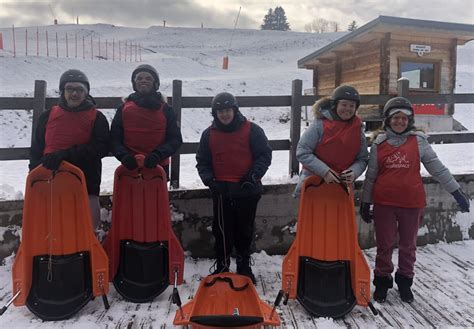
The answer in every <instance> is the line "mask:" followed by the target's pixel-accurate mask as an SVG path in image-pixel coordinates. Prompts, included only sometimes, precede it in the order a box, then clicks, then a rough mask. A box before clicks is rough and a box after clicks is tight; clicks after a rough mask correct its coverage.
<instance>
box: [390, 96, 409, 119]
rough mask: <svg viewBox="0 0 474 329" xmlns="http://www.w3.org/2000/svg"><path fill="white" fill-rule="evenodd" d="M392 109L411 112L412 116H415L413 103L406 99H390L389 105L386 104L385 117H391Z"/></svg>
mask: <svg viewBox="0 0 474 329" xmlns="http://www.w3.org/2000/svg"><path fill="white" fill-rule="evenodd" d="M392 109H406V110H410V111H411V114H412V115H413V114H414V112H413V105H412V104H411V102H410V101H409V100H408V99H406V98H405V97H400V96H399V97H394V98H392V99H389V100H388V102H387V103H385V106H384V107H383V116H384V117H386V118H387V117H389V116H390V110H392Z"/></svg>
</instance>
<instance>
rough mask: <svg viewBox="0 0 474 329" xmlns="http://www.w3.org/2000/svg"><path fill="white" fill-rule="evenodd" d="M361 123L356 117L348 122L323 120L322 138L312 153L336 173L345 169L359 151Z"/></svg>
mask: <svg viewBox="0 0 474 329" xmlns="http://www.w3.org/2000/svg"><path fill="white" fill-rule="evenodd" d="M361 125H362V122H361V120H360V119H359V118H358V117H354V118H353V119H352V120H351V121H350V122H347V121H331V120H323V138H322V140H321V141H320V142H319V143H318V144H317V145H316V148H315V150H314V154H315V155H316V156H317V157H318V159H320V160H321V161H323V162H324V163H325V164H327V165H328V167H329V168H331V169H332V170H335V171H336V172H338V173H340V172H341V171H343V170H346V169H347V168H349V167H350V166H351V165H352V164H353V163H354V160H355V158H356V157H357V154H359V152H360V146H361V143H360V131H361Z"/></svg>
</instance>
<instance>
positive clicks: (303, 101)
mask: <svg viewBox="0 0 474 329" xmlns="http://www.w3.org/2000/svg"><path fill="white" fill-rule="evenodd" d="M302 87H303V82H302V81H301V80H293V82H292V86H291V95H288V96H240V97H239V96H238V97H237V101H238V103H239V106H240V107H290V108H291V112H290V122H291V126H290V136H289V138H288V139H281V140H270V145H271V147H272V148H273V150H275V151H281V150H289V153H290V155H289V173H290V174H291V175H293V174H297V173H298V170H299V164H298V160H297V159H296V146H297V145H298V141H299V139H300V134H301V108H302V107H303V106H310V105H312V104H313V103H314V102H315V101H316V100H317V99H319V98H320V97H321V96H304V95H303V94H302V92H303V89H302ZM398 95H399V96H405V97H407V95H408V80H406V79H400V80H399V82H398ZM391 97H393V96H391V95H361V104H378V105H382V104H385V103H386V102H387V101H388V100H389V99H390V98H391ZM409 99H410V100H411V101H412V102H413V103H414V104H460V103H474V94H430V95H416V96H412V95H410V96H409ZM95 100H96V102H97V108H100V109H112V108H117V107H118V106H119V105H120V104H121V102H122V99H121V98H120V97H97V98H95ZM211 100H212V97H196V96H182V82H181V81H180V80H173V92H172V97H169V98H168V103H169V104H172V106H173V110H174V111H175V113H176V117H177V120H178V126H179V127H180V126H181V110H182V109H184V108H210V106H211ZM57 102H58V98H49V97H46V81H43V80H36V81H35V91H34V97H0V111H1V110H31V109H32V110H33V123H32V129H33V131H32V135H31V136H32V138H33V136H34V131H35V129H36V123H37V122H38V118H39V116H40V114H41V112H43V111H44V110H45V109H49V108H51V106H52V105H55V104H57ZM429 140H430V142H433V143H467V142H474V133H472V132H466V133H458V132H453V133H442V134H433V135H432V136H430V139H429ZM198 144H199V143H188V142H184V143H183V145H182V146H181V148H180V149H179V151H178V153H177V154H175V155H174V156H173V157H172V160H171V185H172V186H173V187H174V188H177V187H179V177H180V155H181V154H194V153H196V151H197V148H198ZM29 150H30V148H29V147H17V148H0V161H2V160H24V159H29Z"/></svg>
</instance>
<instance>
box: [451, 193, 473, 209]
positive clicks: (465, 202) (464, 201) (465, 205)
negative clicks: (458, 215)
mask: <svg viewBox="0 0 474 329" xmlns="http://www.w3.org/2000/svg"><path fill="white" fill-rule="evenodd" d="M451 194H452V195H453V197H454V198H455V199H456V202H457V203H458V205H459V208H461V212H469V207H470V202H469V197H468V196H467V195H466V193H464V191H463V190H462V189H461V188H459V189H457V190H456V191H454V192H453V193H451Z"/></svg>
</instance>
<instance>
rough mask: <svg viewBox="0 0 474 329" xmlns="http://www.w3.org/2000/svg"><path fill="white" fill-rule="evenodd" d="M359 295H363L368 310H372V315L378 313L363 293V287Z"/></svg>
mask: <svg viewBox="0 0 474 329" xmlns="http://www.w3.org/2000/svg"><path fill="white" fill-rule="evenodd" d="M361 292H362V293H361V295H362V297H364V299H365V301H366V302H367V305H368V306H369V308H370V310H371V311H372V313H373V314H374V315H379V311H377V309H376V308H375V306H374V304H372V302H371V301H370V300H369V299H368V298H367V296H366V295H365V289H363V288H362V291H361Z"/></svg>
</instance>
